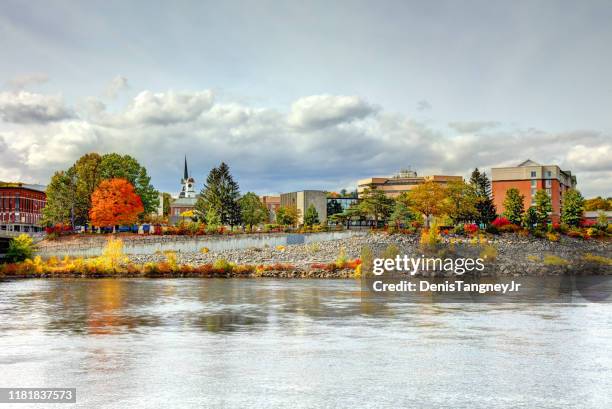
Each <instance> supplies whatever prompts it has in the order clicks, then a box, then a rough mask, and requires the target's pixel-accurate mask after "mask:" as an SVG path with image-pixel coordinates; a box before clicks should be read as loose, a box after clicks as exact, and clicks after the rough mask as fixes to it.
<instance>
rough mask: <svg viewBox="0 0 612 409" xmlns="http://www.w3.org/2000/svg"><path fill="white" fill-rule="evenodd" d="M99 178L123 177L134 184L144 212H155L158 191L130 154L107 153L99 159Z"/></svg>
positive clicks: (143, 168) (157, 204)
mask: <svg viewBox="0 0 612 409" xmlns="http://www.w3.org/2000/svg"><path fill="white" fill-rule="evenodd" d="M100 178H101V179H102V180H107V179H117V178H120V179H125V180H127V181H128V182H130V183H131V184H132V185H133V186H134V190H135V191H136V194H137V195H138V196H140V200H142V205H143V207H144V213H155V212H157V209H158V207H159V192H158V191H157V190H155V188H154V187H153V185H152V184H151V177H149V175H148V174H147V170H146V168H145V167H144V166H141V165H140V163H138V161H137V160H136V159H134V158H133V157H131V156H130V155H119V154H118V153H109V154H106V155H103V156H102V157H101V160H100Z"/></svg>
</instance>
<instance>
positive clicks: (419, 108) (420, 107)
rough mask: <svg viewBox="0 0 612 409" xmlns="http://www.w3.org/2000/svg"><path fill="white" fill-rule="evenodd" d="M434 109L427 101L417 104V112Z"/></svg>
mask: <svg viewBox="0 0 612 409" xmlns="http://www.w3.org/2000/svg"><path fill="white" fill-rule="evenodd" d="M431 109H432V106H431V104H430V103H429V101H427V100H424V99H422V100H420V101H419V102H417V111H429V110H431Z"/></svg>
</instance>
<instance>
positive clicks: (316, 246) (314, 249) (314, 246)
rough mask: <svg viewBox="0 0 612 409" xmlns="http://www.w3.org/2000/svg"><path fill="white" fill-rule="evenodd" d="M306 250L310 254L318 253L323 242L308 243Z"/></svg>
mask: <svg viewBox="0 0 612 409" xmlns="http://www.w3.org/2000/svg"><path fill="white" fill-rule="evenodd" d="M306 250H307V251H308V252H309V253H310V254H315V253H318V252H319V251H321V243H317V242H312V243H309V244H307V245H306Z"/></svg>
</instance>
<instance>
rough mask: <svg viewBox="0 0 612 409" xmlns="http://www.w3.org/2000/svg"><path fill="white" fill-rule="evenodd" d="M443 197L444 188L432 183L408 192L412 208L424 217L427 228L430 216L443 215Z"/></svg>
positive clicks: (426, 183)
mask: <svg viewBox="0 0 612 409" xmlns="http://www.w3.org/2000/svg"><path fill="white" fill-rule="evenodd" d="M445 197H446V189H445V188H444V186H442V185H441V184H439V183H435V182H433V181H428V182H425V183H422V184H420V185H418V186H417V187H416V188H414V189H412V190H411V191H410V199H411V200H412V208H413V209H414V210H416V211H417V212H419V213H421V214H422V215H423V216H425V221H426V224H427V226H429V218H430V217H431V216H439V215H441V214H442V213H444V210H445V208H444V203H443V201H444V198H445Z"/></svg>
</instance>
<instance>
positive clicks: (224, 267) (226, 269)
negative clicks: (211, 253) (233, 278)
mask: <svg viewBox="0 0 612 409" xmlns="http://www.w3.org/2000/svg"><path fill="white" fill-rule="evenodd" d="M212 268H213V270H215V271H216V272H219V273H231V272H232V270H233V269H234V264H232V263H230V262H229V261H227V260H226V259H224V258H220V259H217V260H215V262H214V263H213V265H212Z"/></svg>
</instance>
